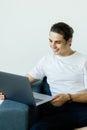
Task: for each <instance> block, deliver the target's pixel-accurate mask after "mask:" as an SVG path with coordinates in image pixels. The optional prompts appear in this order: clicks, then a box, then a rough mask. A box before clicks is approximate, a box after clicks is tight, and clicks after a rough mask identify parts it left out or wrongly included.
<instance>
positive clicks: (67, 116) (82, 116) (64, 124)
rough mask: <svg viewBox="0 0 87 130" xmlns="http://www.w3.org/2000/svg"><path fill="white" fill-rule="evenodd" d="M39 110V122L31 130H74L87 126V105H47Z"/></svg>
mask: <svg viewBox="0 0 87 130" xmlns="http://www.w3.org/2000/svg"><path fill="white" fill-rule="evenodd" d="M37 110H38V114H39V116H40V117H39V120H37V122H36V123H35V124H34V125H33V126H32V127H31V129H30V130H73V129H74V128H79V127H83V126H87V104H83V103H74V102H72V103H65V104H64V105H63V106H62V107H54V106H52V105H51V104H50V103H46V104H43V105H41V106H39V107H38V108H37Z"/></svg>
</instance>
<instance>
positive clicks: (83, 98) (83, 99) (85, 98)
mask: <svg viewBox="0 0 87 130" xmlns="http://www.w3.org/2000/svg"><path fill="white" fill-rule="evenodd" d="M69 95H70V98H71V100H72V101H73V102H79V103H87V91H85V92H80V93H78V94H69Z"/></svg>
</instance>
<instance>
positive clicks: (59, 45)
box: [0, 22, 87, 130]
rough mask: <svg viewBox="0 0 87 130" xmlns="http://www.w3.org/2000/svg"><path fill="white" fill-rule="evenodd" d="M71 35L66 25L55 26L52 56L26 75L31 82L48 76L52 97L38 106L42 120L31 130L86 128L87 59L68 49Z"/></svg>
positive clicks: (51, 42)
mask: <svg viewBox="0 0 87 130" xmlns="http://www.w3.org/2000/svg"><path fill="white" fill-rule="evenodd" d="M73 32H74V31H73V29H72V28H71V27H70V26H69V25H67V24H66V23H63V22H59V23H56V24H54V25H53V26H52V27H51V29H50V32H49V44H50V47H51V49H52V51H53V54H52V55H47V56H44V57H43V58H42V59H41V60H40V62H39V63H38V64H37V65H36V66H35V67H34V69H32V70H31V71H30V72H29V73H28V74H27V75H26V76H27V77H28V78H29V81H30V82H31V83H33V82H35V81H37V80H40V79H43V78H44V77H47V84H48V86H49V90H50V92H51V95H53V96H54V98H53V100H52V101H51V102H49V103H45V104H43V105H41V106H40V108H39V109H40V114H41V118H40V120H39V121H37V123H36V124H34V125H33V126H32V128H31V129H30V130H65V129H66V130H73V129H74V128H77V127H83V126H86V125H87V92H86V89H87V57H86V56H84V55H83V54H81V53H79V52H77V51H74V50H72V49H71V44H72V38H73ZM1 96H3V95H2V94H1V95H0V97H1ZM1 98H2V97H1Z"/></svg>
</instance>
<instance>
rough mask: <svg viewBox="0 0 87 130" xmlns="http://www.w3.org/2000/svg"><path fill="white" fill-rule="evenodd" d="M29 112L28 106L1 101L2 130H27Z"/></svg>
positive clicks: (0, 128) (0, 127)
mask: <svg viewBox="0 0 87 130" xmlns="http://www.w3.org/2000/svg"><path fill="white" fill-rule="evenodd" d="M28 110H29V107H28V106H27V105H26V104H22V103H19V102H15V101H11V100H0V130H27V129H28Z"/></svg>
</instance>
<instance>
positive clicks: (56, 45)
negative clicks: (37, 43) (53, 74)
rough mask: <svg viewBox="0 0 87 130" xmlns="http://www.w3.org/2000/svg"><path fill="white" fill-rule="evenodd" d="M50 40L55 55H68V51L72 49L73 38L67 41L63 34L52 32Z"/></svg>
mask: <svg viewBox="0 0 87 130" xmlns="http://www.w3.org/2000/svg"><path fill="white" fill-rule="evenodd" d="M49 42H50V47H51V48H52V50H53V52H54V54H55V55H61V56H66V55H67V53H68V51H70V44H71V40H68V41H66V40H65V39H64V38H63V35H61V34H59V33H56V32H50V33H49Z"/></svg>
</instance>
